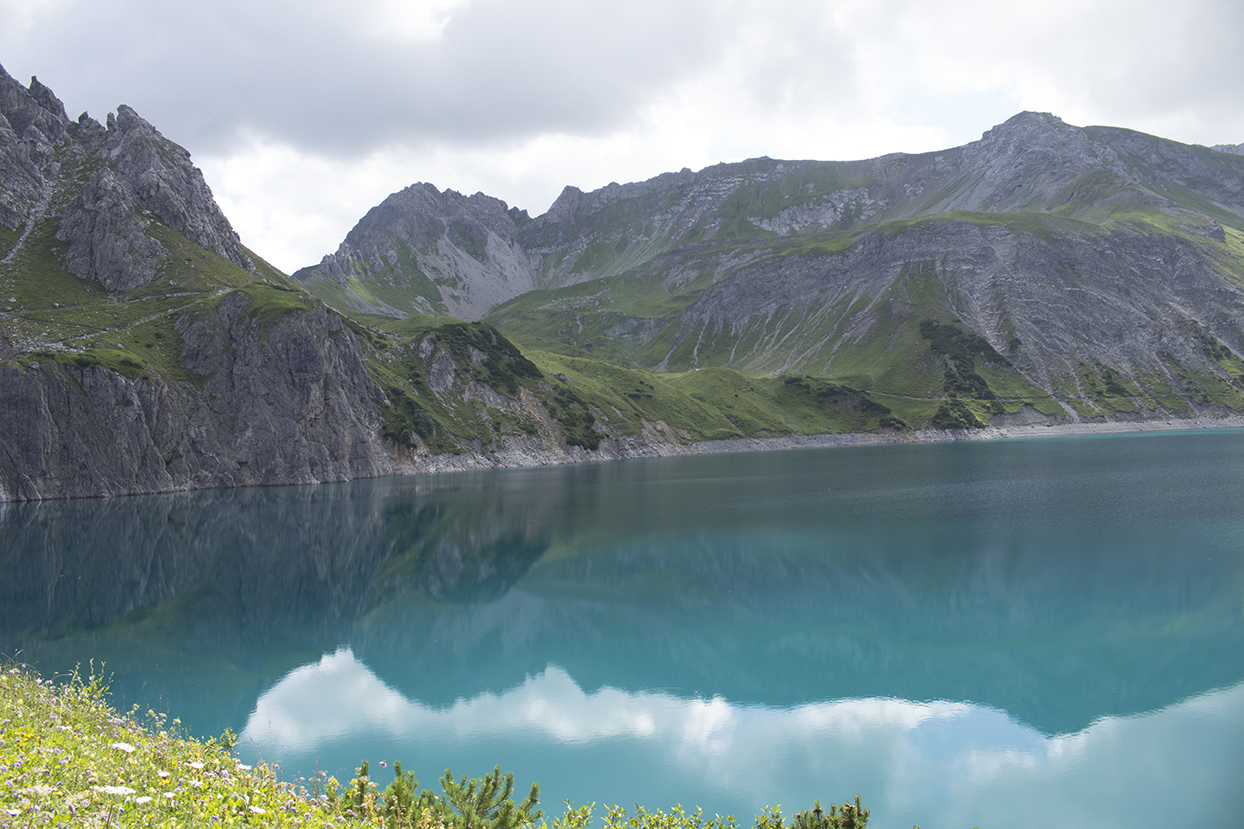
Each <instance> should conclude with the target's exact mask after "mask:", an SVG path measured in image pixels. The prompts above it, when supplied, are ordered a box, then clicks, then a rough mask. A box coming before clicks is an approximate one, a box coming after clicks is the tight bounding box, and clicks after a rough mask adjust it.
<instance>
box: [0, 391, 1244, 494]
mask: <svg viewBox="0 0 1244 829" xmlns="http://www.w3.org/2000/svg"><path fill="white" fill-rule="evenodd" d="M662 425H663V424H662ZM1240 428H1244V414H1241V415H1226V416H1222V417H1214V416H1202V417H1195V418H1181V419H1173V420H1172V419H1166V420H1133V421H1105V422H1097V423H1085V422H1083V421H1081V422H1078V423H1056V424H1047V423H1026V424H1012V425H999V426H986V427H983V428H980V429H914V430H910V431H903V432H886V433H873V432H846V433H841V434H827V435H786V436H782V437H768V438H730V439H727V440H713V441H696V442H687V443H674V442H669V441H661V440H652V438H654V437H659V436H668V434H669V432H667V431H666V432H659V431H656V430H646V432H647V433H646V434H645V435H643V436H628V437H623V438H604V439H602V440H601V444H600V447H599V448H598V449H596V450H587V449H583V448H582V447H579V446H565V445H563V446H558V447H556V448H550V447H549V446H548V445H547V444H545V443H544V441H542V440H539V439H532V438H527V439H523V438H519V439H516V440H512V441H511V442H509V443H508V444H507V445H506V446H503V447H501V448H499V449H497V450H495V451H491V452H485V451H481V452H479V453H478V454H440V455H421V454H415V453H402V452H400V450H399V451H398V452H397V453H395V454H394V456H393V457H392V463H391V465H390V466H389V468H388V469H386V470H385V471H383V472H380V473H379V474H374V475H359V476H354V477H326V478H322V479H318V480H317V479H311V480H306V479H303V480H276V481H270V482H265V483H248V484H241V485H234V486H228V485H226V486H177V487H170V488H167V489H165V488H159V489H147V488H142V487H136V488H134V489H132V490H130V491H120V492H96V493H84V494H73V495H63V494H61V495H53V496H41V497H35V498H6V497H4V496H5V493H4V492H3V491H2V490H0V512H3V510H4V508H5V507H6V506H8V505H10V504H13V505H16V504H22V503H39V502H41V501H64V500H77V499H80V498H124V497H129V496H135V495H162V494H173V493H187V492H198V491H200V490H219V489H242V488H249V487H266V486H315V485H318V484H330V483H348V482H350V481H361V480H370V479H379V478H393V477H405V476H409V475H436V474H439V473H443V472H484V471H488V470H497V469H535V468H538V467H544V466H566V465H577V464H587V463H605V462H608V461H621V460H638V459H641V458H674V457H693V456H701V455H732V454H744V453H750V452H781V451H787V450H791V449H830V448H838V447H852V446H896V445H912V444H918V443H957V442H960V441H981V440H1022V439H1025V438H1042V437H1068V436H1075V435H1112V434H1132V433H1141V432H1170V431H1193V430H1200V429H1240Z"/></svg>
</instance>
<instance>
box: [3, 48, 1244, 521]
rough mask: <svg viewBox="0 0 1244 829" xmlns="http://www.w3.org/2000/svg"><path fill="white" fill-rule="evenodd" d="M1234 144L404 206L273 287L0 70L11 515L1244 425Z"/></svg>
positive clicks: (844, 168)
mask: <svg viewBox="0 0 1244 829" xmlns="http://www.w3.org/2000/svg"><path fill="white" fill-rule="evenodd" d="M1231 149H1232V148H1230V147H1226V146H1224V147H1223V148H1221V149H1209V148H1205V147H1196V146H1187V145H1183V144H1178V143H1176V142H1172V141H1167V140H1164V139H1160V138H1156V137H1153V136H1147V135H1142V134H1140V133H1136V132H1132V131H1130V130H1124V129H1116V128H1106V127H1088V128H1079V127H1073V126H1069V125H1067V124H1064V123H1063V122H1062V121H1060V120H1059V119H1057V118H1055V117H1053V116H1051V115H1043V114H1037V113H1022V114H1020V115H1018V116H1016V117H1015V118H1013V119H1011V120H1010V121H1008V122H1006V123H1005V124H1002V125H1000V126H998V127H995V128H994V129H992V130H990V131H989V132H987V133H985V134H984V136H983V137H982V138H981V140H980V141H977V142H973V143H971V144H968V145H966V146H964V147H960V148H956V149H950V150H946V151H943V152H939V153H927V154H923V155H889V156H883V157H881V158H876V159H871V160H865V161H855V162H821V161H776V160H772V159H768V158H761V159H753V160H750V161H745V162H741V163H737V164H719V165H716V166H713V167H709V168H707V169H704V170H701V171H699V172H692V171H690V170H686V169H684V170H682V171H680V172H677V173H667V174H664V175H661V176H658V177H656V178H654V179H652V180H650V181H646V182H639V183H633V184H626V185H618V184H611V185H609V186H608V187H605V188H602V189H600V190H597V191H595V192H591V193H584V192H582V191H580V190H577V189H575V188H572V187H568V188H566V190H565V191H564V192H563V193H562V194H561V196H560V197H559V198H558V199H557V201H556V202H555V203H554V204H553V205H552V207H551V208H550V209H549V210H548V211H547V212H546V213H545V214H544V215H541V216H537V217H535V218H532V217H531V216H529V215H528V214H527V213H526V212H525V211H522V210H518V209H515V208H510V207H509V206H507V205H506V204H505V203H504V202H502V201H500V200H498V199H495V198H491V197H489V196H486V195H483V194H478V193H477V194H475V195H473V196H469V197H468V196H463V195H461V194H458V193H455V192H453V191H445V192H442V191H440V190H438V189H437V188H435V187H433V186H432V185H429V184H416V185H413V186H411V187H408V188H406V189H405V190H402V191H400V192H398V193H395V194H394V195H392V196H390V197H389V198H388V199H386V200H385V201H384V202H383V203H382V204H381V205H379V206H377V207H376V208H374V209H373V210H371V211H370V212H369V213H368V214H367V216H365V217H364V218H363V220H362V221H360V222H359V224H358V226H356V227H355V228H354V229H353V230H352V231H351V232H350V234H349V235H348V236H347V238H346V239H345V241H344V242H343V243H342V244H341V246H340V247H339V249H338V250H337V251H336V252H335V253H334V254H331V255H330V256H327V257H325V258H324V260H323V261H321V262H320V264H318V265H316V266H314V267H311V268H304V269H302V270H300V271H299V272H298V273H296V274H294V276H293V278H291V277H289V276H286V275H285V274H282V273H280V272H279V271H277V270H276V269H275V268H273V267H271V266H270V265H268V264H267V263H266V262H264V261H263V259H262V258H261V257H260V256H258V255H257V254H256V253H254V252H253V251H250V250H248V249H247V248H246V247H245V246H243V245H242V244H241V242H240V240H239V238H238V236H237V234H236V233H235V232H234V231H233V229H232V227H231V226H230V224H229V222H228V220H227V219H226V218H225V216H224V215H223V214H222V213H221V211H220V209H219V207H218V206H217V205H216V203H215V201H214V199H213V198H212V194H211V191H210V190H209V188H208V187H207V184H206V183H205V181H204V179H203V176H202V174H201V173H200V172H199V170H198V169H197V168H195V167H194V165H193V164H192V162H191V159H190V155H189V153H188V152H187V151H186V150H185V149H183V148H182V147H180V146H178V145H176V144H175V143H173V142H171V141H169V140H168V139H166V138H165V137H164V136H162V135H161V134H160V133H159V131H158V130H157V129H156V128H155V127H153V126H152V125H151V124H149V123H147V122H146V121H145V120H143V119H142V118H141V117H140V116H139V115H138V114H137V113H136V112H135V111H134V110H133V109H131V108H129V107H126V106H121V107H119V108H118V110H117V111H116V113H115V114H112V115H109V116H108V117H107V118H106V119H105V123H104V124H100V123H99V122H97V121H95V120H94V119H92V118H91V117H89V116H88V115H86V114H85V113H84V114H83V115H82V116H80V117H79V118H78V119H77V120H76V121H72V120H70V119H69V118H68V117H67V115H66V113H65V109H64V106H63V105H62V104H61V102H60V101H59V100H58V99H57V98H56V96H55V95H54V94H53V93H52V91H51V90H49V89H48V88H47V87H45V86H43V85H42V84H40V83H39V82H38V80H37V79H33V78H32V79H31V82H30V84H29V86H28V87H24V86H22V85H21V84H19V83H17V82H16V81H14V80H13V79H12V78H11V77H9V76H8V75H7V74H6V73H4V71H3V69H2V68H0V502H3V501H10V500H32V499H42V498H58V497H79V496H100V495H115V494H128V493H139V492H161V491H170V490H184V489H198V488H210V487H233V486H251V485H266V484H292V483H312V482H320V481H341V480H350V479H354V478H360V477H369V476H378V475H389V474H398V473H408V472H415V471H428V470H441V469H465V468H477V467H493V466H517V465H529V464H536V463H562V462H570V461H582V460H593V459H604V458H620V457H634V456H645V455H654V454H674V453H687V452H696V451H700V447H699V446H698V445H697V444H699V443H700V442H702V441H706V440H734V441H742V442H743V443H740V444H730V445H744V444H747V441H750V440H751V439H753V438H771V437H782V438H784V439H785V440H786V442H785V443H784V444H782V445H802V444H804V443H806V442H807V441H808V439H807V437H806V436H822V435H826V434H832V433H852V434H855V435H858V434H861V433H880V435H879V437H876V438H873V437H870V438H868V439H869V440H907V439H913V437H915V438H919V437H920V434H919V433H916V434H915V435H913V432H912V430H913V429H916V430H919V429H935V430H956V429H969V428H975V427H980V426H984V425H986V424H1014V423H1054V422H1067V421H1076V420H1088V421H1104V420H1143V419H1168V418H1190V417H1200V416H1205V415H1209V416H1218V415H1223V414H1229V413H1232V412H1240V411H1244V357H1242V356H1241V355H1242V354H1244V332H1242V330H1241V325H1240V320H1241V319H1244V314H1242V313H1241V312H1244V288H1242V285H1244V156H1241V155H1239V154H1238V153H1235V152H1230V151H1229V150H1231ZM1236 149H1238V148H1236ZM937 434H939V435H941V436H947V435H952V434H953V435H957V434H962V433H960V432H946V431H940V432H938V433H937ZM858 439H860V438H844V439H841V440H858ZM833 440H835V441H837V440H840V439H837V438H835V439H833Z"/></svg>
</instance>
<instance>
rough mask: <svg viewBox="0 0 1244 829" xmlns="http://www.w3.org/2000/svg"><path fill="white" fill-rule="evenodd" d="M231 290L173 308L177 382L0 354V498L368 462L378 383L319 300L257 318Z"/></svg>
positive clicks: (309, 477) (341, 471) (227, 479)
mask: <svg viewBox="0 0 1244 829" xmlns="http://www.w3.org/2000/svg"><path fill="white" fill-rule="evenodd" d="M248 303H249V297H247V296H246V295H245V294H243V293H241V292H235V293H233V294H230V295H229V296H228V297H225V298H224V300H223V301H222V302H221V303H220V304H219V305H218V306H217V308H216V311H215V313H214V314H211V315H209V316H206V317H203V318H197V319H196V318H193V317H191V316H189V315H186V316H183V317H182V318H180V319H179V320H178V322H177V325H178V328H179V329H180V330H181V334H182V339H183V342H184V356H185V365H186V368H187V369H188V370H189V371H190V372H192V373H193V374H194V375H195V376H194V378H193V379H192V380H189V381H185V380H182V381H177V380H169V379H166V378H162V377H150V376H139V375H135V376H128V377H127V376H125V374H122V373H120V372H118V371H115V370H113V369H111V368H109V367H106V366H91V367H85V368H83V367H79V366H77V365H75V364H73V363H72V362H71V363H67V364H66V363H60V362H57V361H55V360H53V359H46V358H45V359H44V360H43V361H42V362H40V361H39V360H32V361H30V362H28V363H27V364H26V365H24V366H22V367H14V366H0V388H3V389H4V393H3V395H0V424H2V425H0V430H3V433H4V435H5V437H4V440H3V442H2V445H0V448H2V449H3V451H2V452H0V501H4V500H32V499H41V498H65V497H82V496H97V495H121V494H130V493H136V492H161V491H168V490H177V489H197V488H209V487H230V486H252V485H261V484H292V483H317V482H320V481H339V480H349V479H351V478H358V477H369V476H375V475H381V474H384V473H385V472H387V471H388V470H389V468H390V463H389V456H388V453H387V452H386V451H385V449H384V446H383V444H382V442H381V441H380V440H379V439H378V431H379V428H380V418H379V401H380V400H381V399H382V397H383V395H382V394H381V392H380V390H379V388H377V387H376V385H375V384H374V383H372V382H371V381H370V379H369V378H368V375H367V372H366V370H365V369H364V367H363V364H362V360H361V355H360V350H359V346H358V343H357V341H356V340H355V339H354V337H353V335H351V334H350V333H349V332H348V331H343V329H342V326H341V319H340V318H339V317H337V316H336V315H335V314H328V313H326V312H325V310H324V309H323V308H322V307H321V308H318V309H316V310H315V311H313V312H311V313H307V314H305V315H288V316H286V317H285V318H283V319H281V320H279V321H278V322H276V323H275V324H273V325H272V326H271V327H269V328H267V329H266V330H264V328H263V326H262V323H261V321H260V320H258V319H257V318H256V317H254V316H253V315H249V314H247V313H246V310H247V305H248Z"/></svg>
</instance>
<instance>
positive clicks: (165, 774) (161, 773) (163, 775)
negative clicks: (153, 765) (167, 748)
mask: <svg viewBox="0 0 1244 829" xmlns="http://www.w3.org/2000/svg"><path fill="white" fill-rule="evenodd" d="M168 776H169V773H168V772H167V771H159V772H156V777H159V778H160V779H161V780H163V779H165V778H167V777H168Z"/></svg>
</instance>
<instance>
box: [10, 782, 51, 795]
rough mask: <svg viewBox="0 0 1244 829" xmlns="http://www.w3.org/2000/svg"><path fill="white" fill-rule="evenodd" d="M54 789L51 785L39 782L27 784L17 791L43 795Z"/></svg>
mask: <svg viewBox="0 0 1244 829" xmlns="http://www.w3.org/2000/svg"><path fill="white" fill-rule="evenodd" d="M54 791H56V789H53V788H52V787H51V786H47V785H44V784H43V783H40V784H39V785H37V786H27V787H26V788H24V789H18V792H19V793H20V794H39V795H44V794H51V793H52V792H54Z"/></svg>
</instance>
